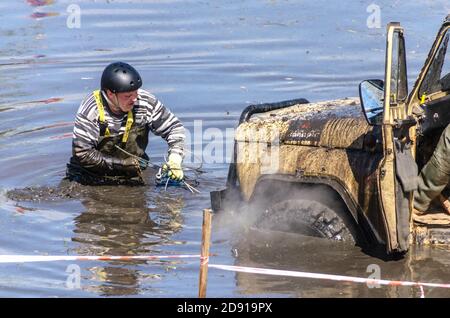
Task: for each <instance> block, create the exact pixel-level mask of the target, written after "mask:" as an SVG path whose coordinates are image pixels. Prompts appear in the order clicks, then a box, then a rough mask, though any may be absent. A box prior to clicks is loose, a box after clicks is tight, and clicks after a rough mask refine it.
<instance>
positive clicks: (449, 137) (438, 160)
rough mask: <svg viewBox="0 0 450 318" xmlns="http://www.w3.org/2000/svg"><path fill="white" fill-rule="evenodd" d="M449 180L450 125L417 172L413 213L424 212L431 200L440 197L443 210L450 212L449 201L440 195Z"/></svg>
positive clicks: (419, 213)
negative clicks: (417, 180) (427, 159)
mask: <svg viewBox="0 0 450 318" xmlns="http://www.w3.org/2000/svg"><path fill="white" fill-rule="evenodd" d="M449 181H450V125H448V126H447V127H446V128H445V129H444V131H443V132H442V135H441V138H440V139H439V142H438V144H437V146H436V149H435V150H434V152H433V155H432V156H431V158H430V160H429V161H428V162H427V164H426V165H425V166H424V167H423V168H422V171H420V174H419V186H418V189H417V191H415V192H414V213H415V214H418V215H421V214H424V213H425V212H426V211H427V210H428V208H429V207H430V204H431V201H433V200H434V199H435V198H438V197H439V199H440V201H441V204H442V207H443V208H444V210H445V212H447V213H449V214H450V202H449V201H448V199H447V198H446V197H443V196H442V194H441V193H442V191H443V190H444V189H445V187H446V186H447V184H448V183H449Z"/></svg>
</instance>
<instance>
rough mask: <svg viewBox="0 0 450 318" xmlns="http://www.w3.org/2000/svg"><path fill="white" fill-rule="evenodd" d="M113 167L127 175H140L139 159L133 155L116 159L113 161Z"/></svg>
mask: <svg viewBox="0 0 450 318" xmlns="http://www.w3.org/2000/svg"><path fill="white" fill-rule="evenodd" d="M113 169H114V170H117V171H118V172H121V173H123V174H125V175H127V176H130V177H135V176H137V175H139V161H138V160H137V159H135V158H132V157H129V158H126V159H116V160H114V163H113Z"/></svg>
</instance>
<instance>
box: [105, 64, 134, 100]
mask: <svg viewBox="0 0 450 318" xmlns="http://www.w3.org/2000/svg"><path fill="white" fill-rule="evenodd" d="M141 86H142V80H141V76H140V75H139V73H138V72H137V71H136V70H135V69H134V67H132V66H131V65H129V64H127V63H123V62H115V63H111V64H109V65H108V66H107V67H106V68H105V70H104V71H103V74H102V81H101V88H102V90H107V89H109V90H110V91H112V92H113V93H122V92H130V91H135V90H137V89H138V88H139V87H141Z"/></svg>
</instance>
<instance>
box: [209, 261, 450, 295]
mask: <svg viewBox="0 0 450 318" xmlns="http://www.w3.org/2000/svg"><path fill="white" fill-rule="evenodd" d="M209 267H211V268H217V269H222V270H226V271H234V272H243V273H253V274H265V275H275V276H290V277H304V278H315V279H327V280H334V281H344V282H353V283H366V284H371V285H388V286H416V287H419V288H421V291H422V290H423V288H422V287H423V286H426V287H438V288H450V284H438V283H421V282H407V281H397V280H385V279H372V278H364V277H352V276H341V275H331V274H318V273H308V272H296V271H286V270H279V269H269V268H257V267H244V266H231V265H216V264H209Z"/></svg>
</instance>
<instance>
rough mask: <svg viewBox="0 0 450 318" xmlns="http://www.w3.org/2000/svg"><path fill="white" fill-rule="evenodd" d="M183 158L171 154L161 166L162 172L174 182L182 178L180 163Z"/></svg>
mask: <svg viewBox="0 0 450 318" xmlns="http://www.w3.org/2000/svg"><path fill="white" fill-rule="evenodd" d="M182 161H183V158H182V157H181V156H180V155H179V154H176V153H171V154H170V155H169V158H168V160H167V162H166V163H165V164H163V165H162V172H163V173H164V174H166V173H167V176H168V177H169V178H170V179H172V180H175V181H182V180H183V178H184V173H183V169H182V168H181V162H182Z"/></svg>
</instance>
